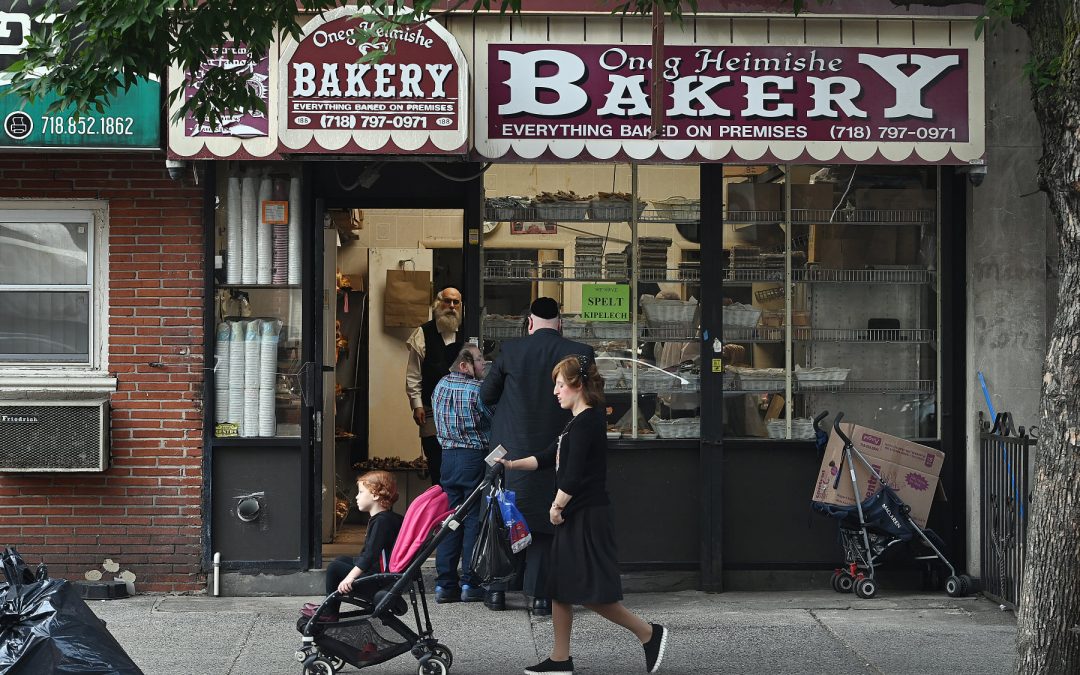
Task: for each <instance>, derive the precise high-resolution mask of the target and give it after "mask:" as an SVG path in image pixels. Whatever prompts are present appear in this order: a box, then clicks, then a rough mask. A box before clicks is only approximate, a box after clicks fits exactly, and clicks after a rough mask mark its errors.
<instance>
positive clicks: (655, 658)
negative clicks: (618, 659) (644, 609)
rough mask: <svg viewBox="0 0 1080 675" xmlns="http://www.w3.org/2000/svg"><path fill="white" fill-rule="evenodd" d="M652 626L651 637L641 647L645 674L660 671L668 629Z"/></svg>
mask: <svg viewBox="0 0 1080 675" xmlns="http://www.w3.org/2000/svg"><path fill="white" fill-rule="evenodd" d="M650 625H651V626H652V637H651V638H649V641H648V642H646V643H645V644H644V645H642V647H644V648H645V672H647V673H655V672H656V671H658V670H660V662H661V661H663V660H664V649H665V648H666V647H667V639H668V632H669V631H668V629H667V628H664V627H663V626H661V625H660V624H658V623H654V624H650Z"/></svg>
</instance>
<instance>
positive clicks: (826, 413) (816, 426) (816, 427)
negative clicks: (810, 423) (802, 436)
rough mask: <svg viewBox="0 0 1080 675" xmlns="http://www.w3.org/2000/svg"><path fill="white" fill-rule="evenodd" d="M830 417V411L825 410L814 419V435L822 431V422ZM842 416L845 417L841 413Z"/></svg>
mask: <svg viewBox="0 0 1080 675" xmlns="http://www.w3.org/2000/svg"><path fill="white" fill-rule="evenodd" d="M828 416H829V411H828V410H823V411H821V414H820V415H818V416H817V417H815V418H814V433H817V432H819V431H821V426H819V425H820V424H821V420H823V419H825V418H826V417H828ZM841 416H843V413H841Z"/></svg>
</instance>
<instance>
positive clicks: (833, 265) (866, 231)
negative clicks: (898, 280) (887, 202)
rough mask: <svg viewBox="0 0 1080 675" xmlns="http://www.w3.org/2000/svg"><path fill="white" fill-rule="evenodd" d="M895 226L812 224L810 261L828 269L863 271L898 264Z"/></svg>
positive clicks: (897, 229)
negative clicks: (875, 266) (878, 266)
mask: <svg viewBox="0 0 1080 675" xmlns="http://www.w3.org/2000/svg"><path fill="white" fill-rule="evenodd" d="M900 229H902V228H899V227H897V226H895V225H844V224H832V225H813V226H811V227H810V262H812V263H816V264H818V265H821V266H822V267H827V268H829V269H837V270H843V269H849V270H857V269H863V268H865V267H867V266H872V265H897V264H906V263H898V262H897V255H896V252H897V241H898V239H897V237H898V234H899V232H898V231H899V230H900Z"/></svg>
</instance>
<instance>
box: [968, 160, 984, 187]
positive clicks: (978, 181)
mask: <svg viewBox="0 0 1080 675" xmlns="http://www.w3.org/2000/svg"><path fill="white" fill-rule="evenodd" d="M985 179H986V165H985V164H978V165H976V166H973V167H971V169H969V170H968V180H969V181H971V184H972V185H974V186H975V187H979V186H980V185H982V182H983V180H985Z"/></svg>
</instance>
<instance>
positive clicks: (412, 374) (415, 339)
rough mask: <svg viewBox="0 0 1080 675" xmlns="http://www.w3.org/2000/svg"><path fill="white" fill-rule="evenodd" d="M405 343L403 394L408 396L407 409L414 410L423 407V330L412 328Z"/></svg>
mask: <svg viewBox="0 0 1080 675" xmlns="http://www.w3.org/2000/svg"><path fill="white" fill-rule="evenodd" d="M405 344H406V346H407V347H408V348H409V361H408V363H407V364H406V366H405V394H406V395H407V396H408V397H409V409H410V410H416V409H417V408H422V407H424V399H423V397H422V396H421V395H420V390H421V380H422V375H421V374H420V364H421V363H423V361H424V353H425V347H426V345H425V344H424V331H423V330H422V329H420V328H417V329H416V330H414V331H413V332H412V335H410V336H409V339H408V341H406V343H405Z"/></svg>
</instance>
